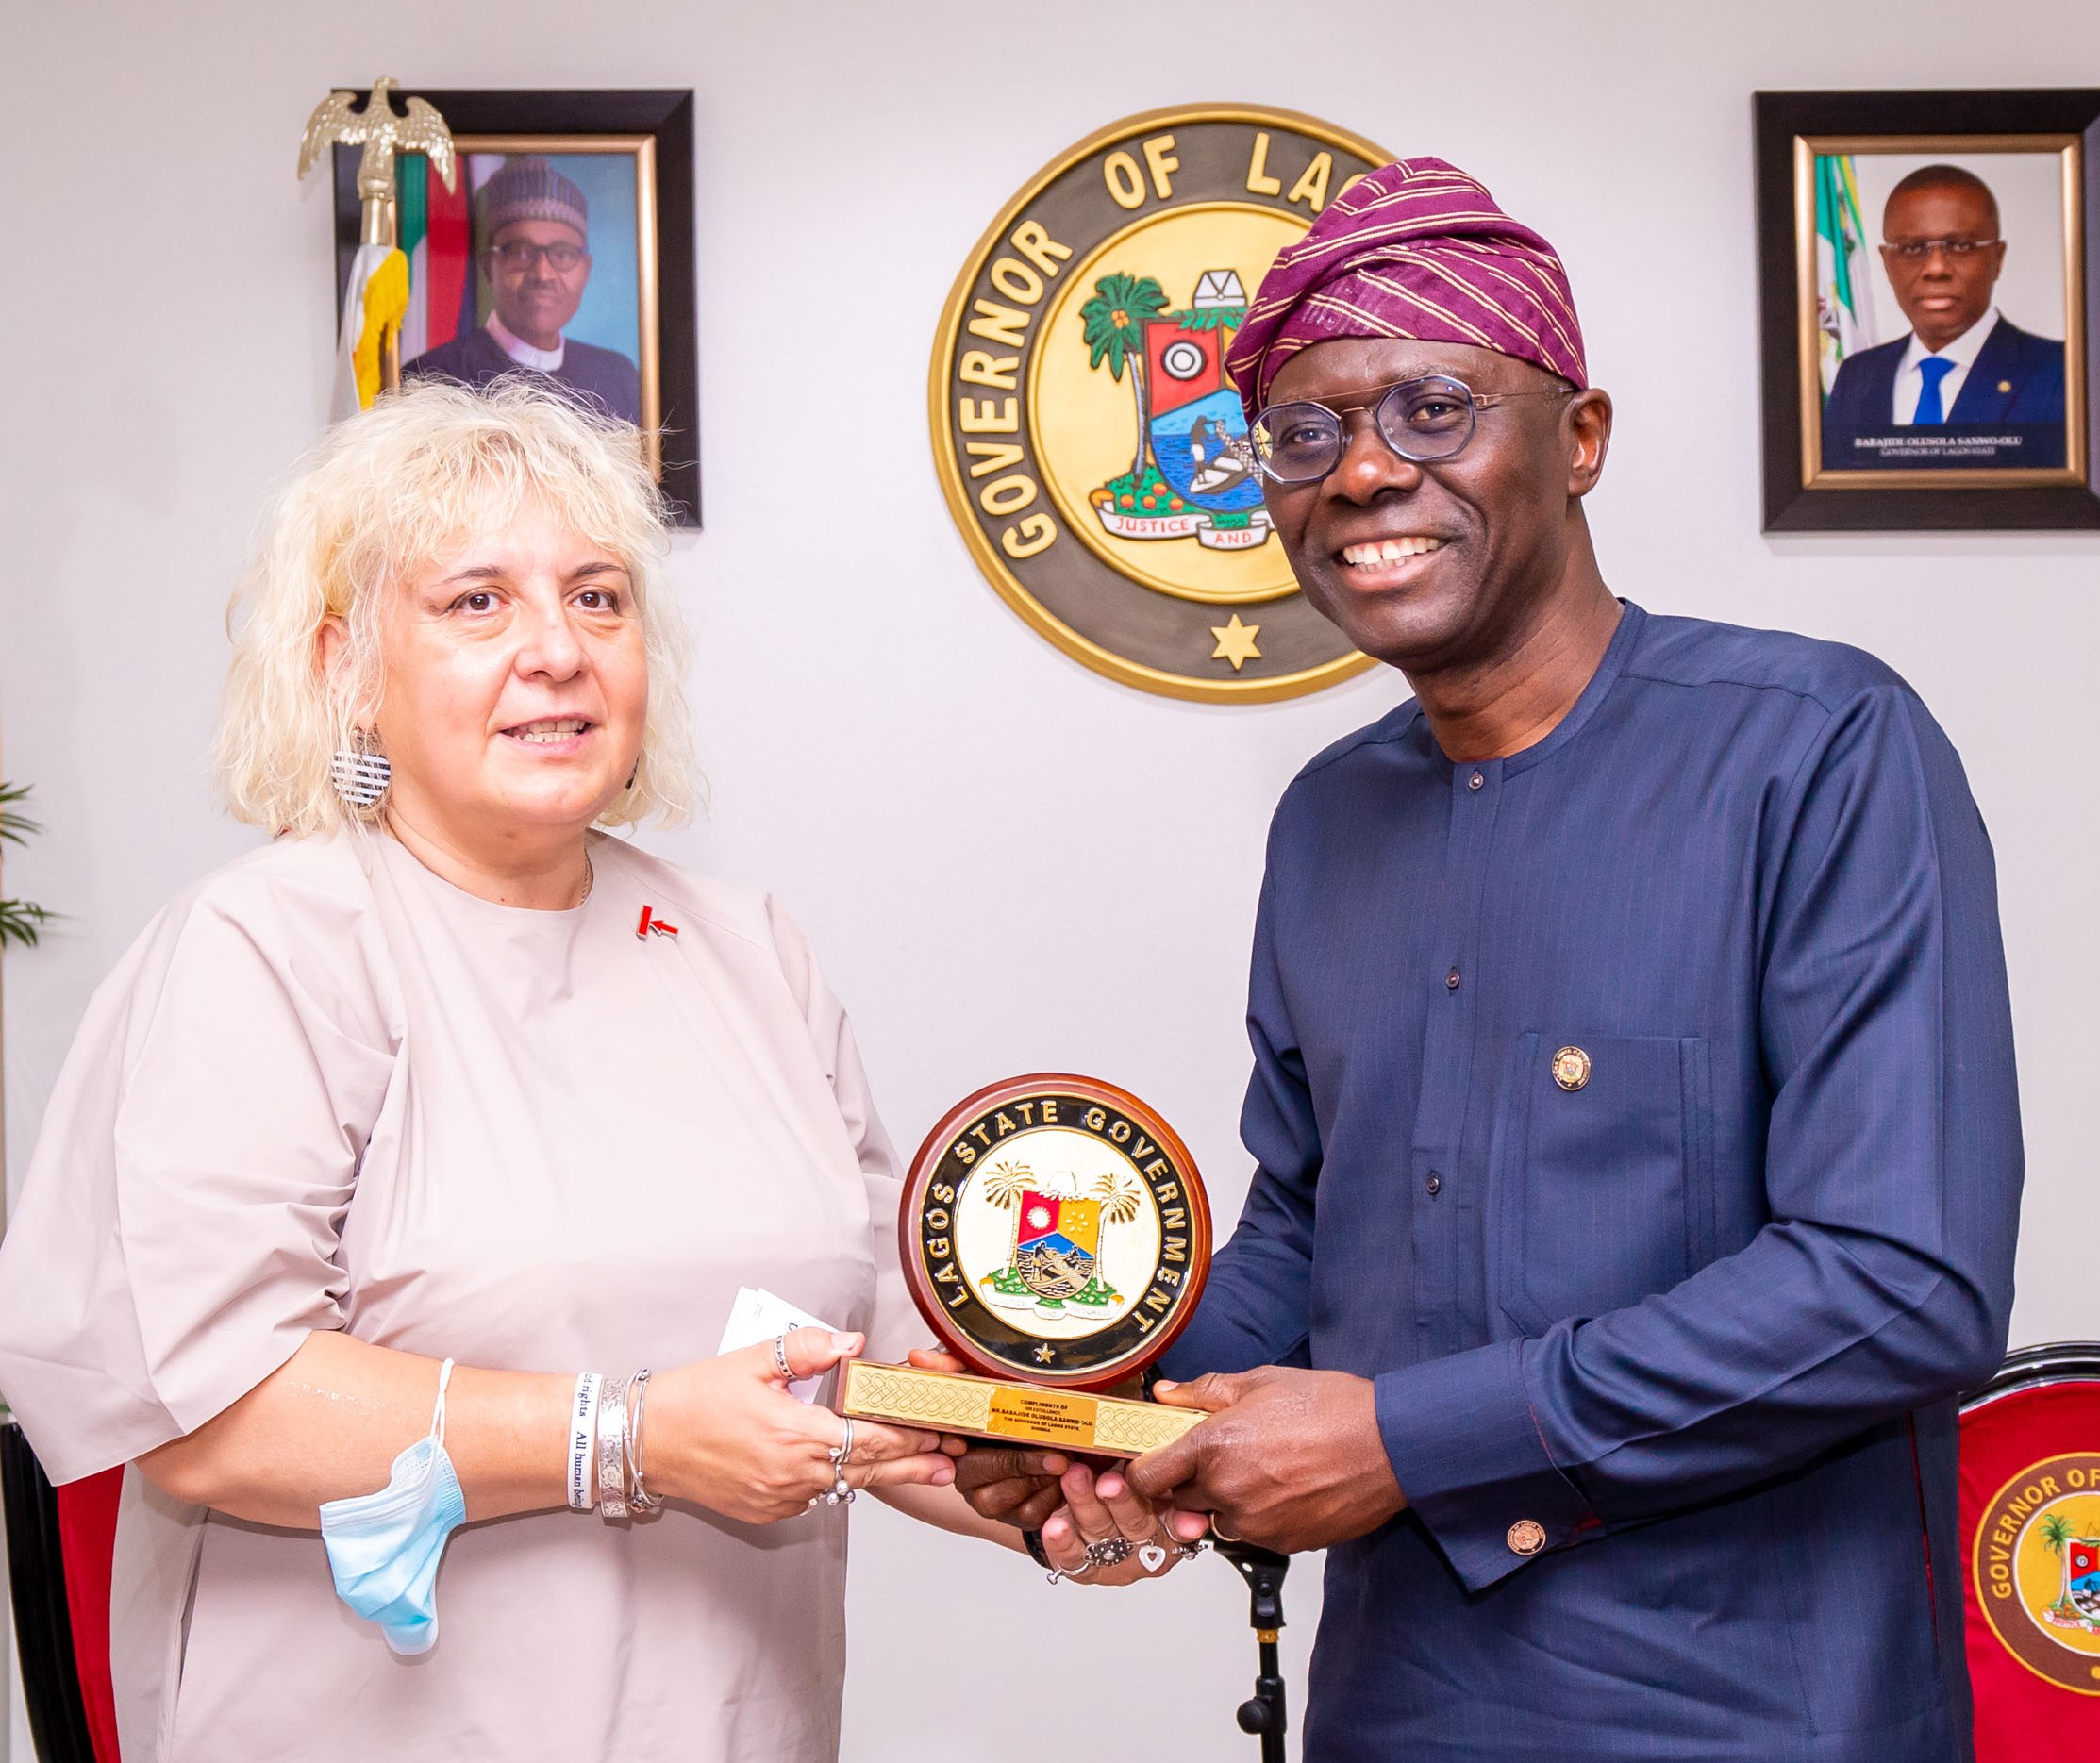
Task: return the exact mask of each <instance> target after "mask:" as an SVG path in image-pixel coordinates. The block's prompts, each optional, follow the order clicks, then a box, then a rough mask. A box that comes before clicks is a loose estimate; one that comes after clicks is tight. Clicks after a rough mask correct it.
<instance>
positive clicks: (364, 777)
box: [328, 729, 393, 809]
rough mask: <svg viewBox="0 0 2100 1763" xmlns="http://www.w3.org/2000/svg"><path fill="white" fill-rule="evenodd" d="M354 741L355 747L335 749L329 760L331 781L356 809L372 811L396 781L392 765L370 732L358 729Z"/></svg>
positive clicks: (345, 799)
mask: <svg viewBox="0 0 2100 1763" xmlns="http://www.w3.org/2000/svg"><path fill="white" fill-rule="evenodd" d="M352 740H353V741H354V742H355V743H356V744H355V745H352V746H348V747H338V748H337V749H336V750H335V756H334V757H332V758H331V759H329V761H328V778H329V781H330V782H332V783H333V784H334V785H335V787H336V794H337V795H339V796H341V797H342V799H343V801H345V802H347V803H348V804H349V805H350V806H351V807H353V808H358V809H363V808H369V807H371V806H372V805H373V804H374V803H375V802H376V801H378V800H379V798H380V797H381V796H383V795H385V794H386V793H387V786H388V785H389V784H390V783H392V781H393V765H392V761H391V760H389V759H388V757H387V756H386V755H385V754H383V753H381V752H380V751H379V749H378V747H377V746H376V745H375V744H374V740H373V736H372V735H371V733H370V732H369V731H367V730H365V729H359V730H358V732H357V733H356V734H355V735H354V736H353V737H352Z"/></svg>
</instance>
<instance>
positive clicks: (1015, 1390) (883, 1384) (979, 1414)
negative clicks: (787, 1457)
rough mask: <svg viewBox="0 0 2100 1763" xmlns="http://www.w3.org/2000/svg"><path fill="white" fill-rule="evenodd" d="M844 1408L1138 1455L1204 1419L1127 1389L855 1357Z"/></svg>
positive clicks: (864, 1415)
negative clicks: (1007, 1379)
mask: <svg viewBox="0 0 2100 1763" xmlns="http://www.w3.org/2000/svg"><path fill="white" fill-rule="evenodd" d="M841 1395H842V1402H841V1404H840V1410H841V1412H842V1413H844V1414H848V1415H851V1416H852V1417H853V1418H854V1419H855V1420H864V1421H890V1422H894V1423H895V1424H897V1425H900V1426H923V1427H925V1428H926V1429H927V1430H928V1431H929V1432H942V1433H961V1434H965V1435H967V1436H968V1437H970V1438H973V1439H1019V1440H1023V1441H1025V1442H1026V1443H1029V1444H1040V1445H1049V1446H1052V1447H1054V1448H1055V1447H1062V1448H1063V1449H1065V1450H1068V1451H1079V1452H1085V1453H1088V1454H1090V1455H1096V1456H1114V1457H1134V1456H1142V1455H1144V1453H1146V1452H1147V1451H1153V1450H1157V1449H1158V1447H1159V1446H1161V1445H1168V1444H1172V1443H1173V1442H1174V1441H1175V1439H1178V1438H1180V1437H1181V1435H1182V1434H1183V1433H1185V1432H1187V1431H1188V1430H1189V1429H1190V1428H1191V1427H1192V1426H1193V1425H1195V1424H1196V1422H1198V1421H1200V1420H1202V1419H1203V1418H1204V1415H1203V1410H1202V1409H1200V1408H1170V1407H1166V1406H1164V1405H1161V1404H1159V1403H1158V1402H1133V1401H1131V1400H1129V1399H1128V1398H1126V1397H1124V1396H1083V1395H1077V1394H1075V1393H1074V1392H1073V1391H1071V1390H1067V1389H1043V1388H1042V1386H1040V1385H1036V1384H1008V1383H1000V1382H998V1381H997V1380H996V1379H993V1378H990V1377H963V1376H956V1375H952V1374H950V1373H948V1372H922V1371H919V1370H917V1369H916V1368H915V1367H912V1366H909V1365H875V1364H871V1363H869V1362H868V1361H867V1360H865V1359H855V1360H853V1361H852V1362H851V1363H849V1364H848V1365H847V1367H846V1376H845V1385H844V1388H843V1389H842V1391H841Z"/></svg>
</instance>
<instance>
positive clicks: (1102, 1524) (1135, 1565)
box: [1042, 1463, 1202, 1586]
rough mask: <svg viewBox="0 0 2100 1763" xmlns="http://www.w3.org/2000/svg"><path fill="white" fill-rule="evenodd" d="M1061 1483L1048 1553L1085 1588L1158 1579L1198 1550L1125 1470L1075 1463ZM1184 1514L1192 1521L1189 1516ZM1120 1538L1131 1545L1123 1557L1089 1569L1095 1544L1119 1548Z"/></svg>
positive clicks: (1048, 1528) (1045, 1543)
mask: <svg viewBox="0 0 2100 1763" xmlns="http://www.w3.org/2000/svg"><path fill="white" fill-rule="evenodd" d="M1058 1486H1059V1488H1060V1489H1061V1490H1062V1491H1063V1494H1064V1500H1065V1504H1064V1505H1063V1506H1062V1507H1060V1508H1059V1509H1058V1511H1056V1512H1054V1513H1053V1514H1051V1516H1050V1517H1049V1518H1048V1519H1046V1520H1045V1521H1044V1522H1043V1524H1042V1552H1043V1554H1045V1555H1048V1556H1049V1557H1050V1564H1051V1565H1052V1566H1053V1567H1055V1568H1057V1569H1058V1571H1059V1572H1062V1573H1064V1574H1065V1575H1066V1576H1067V1577H1069V1578H1071V1579H1073V1580H1075V1581H1076V1582H1077V1583H1078V1584H1080V1585H1082V1586H1127V1585H1129V1584H1130V1583H1131V1582H1132V1581H1133V1580H1139V1579H1158V1578H1161V1577H1163V1576H1164V1575H1166V1574H1168V1573H1171V1572H1174V1570H1175V1567H1177V1566H1178V1565H1179V1564H1180V1563H1181V1562H1183V1561H1185V1560H1188V1559H1189V1558H1190V1557H1191V1556H1192V1555H1195V1554H1196V1553H1197V1551H1196V1549H1195V1547H1194V1545H1193V1543H1184V1542H1183V1541H1182V1539H1181V1538H1179V1537H1177V1536H1175V1534H1174V1532H1173V1531H1172V1530H1171V1529H1170V1528H1169V1527H1168V1522H1167V1516H1166V1515H1165V1514H1163V1513H1160V1512H1158V1511H1155V1510H1154V1508H1153V1506H1152V1505H1151V1503H1150V1502H1148V1501H1146V1500H1145V1499H1143V1498H1142V1496H1141V1495H1139V1494H1138V1493H1137V1491H1136V1490H1135V1489H1132V1488H1131V1486H1130V1483H1129V1482H1128V1480H1127V1479H1126V1478H1125V1476H1124V1474H1123V1472H1122V1471H1121V1470H1120V1469H1105V1470H1102V1471H1099V1472H1095V1471H1093V1470H1091V1469H1089V1468H1088V1467H1087V1466H1086V1465H1085V1464H1084V1463H1074V1464H1072V1465H1070V1466H1069V1467H1068V1468H1067V1469H1066V1470H1065V1472H1064V1473H1063V1474H1062V1475H1061V1476H1060V1477H1058ZM1180 1516H1181V1517H1182V1519H1183V1522H1184V1523H1186V1522H1187V1519H1188V1515H1187V1514H1181V1515H1180ZM1196 1534H1197V1535H1198V1536H1201V1535H1202V1532H1201V1531H1200V1530H1199V1531H1197V1533H1196ZM1119 1538H1120V1539H1121V1541H1122V1542H1123V1543H1126V1544H1128V1545H1129V1553H1128V1554H1127V1555H1125V1556H1124V1558H1123V1559H1122V1560H1120V1561H1098V1562H1097V1563H1096V1565H1094V1566H1093V1567H1092V1568H1088V1566H1087V1560H1088V1553H1087V1551H1088V1545H1089V1544H1092V1545H1094V1546H1095V1547H1096V1548H1097V1549H1098V1548H1100V1547H1102V1546H1103V1545H1106V1546H1107V1548H1108V1550H1109V1551H1111V1552H1114V1551H1116V1550H1117V1549H1118V1547H1119V1545H1118V1539H1119Z"/></svg>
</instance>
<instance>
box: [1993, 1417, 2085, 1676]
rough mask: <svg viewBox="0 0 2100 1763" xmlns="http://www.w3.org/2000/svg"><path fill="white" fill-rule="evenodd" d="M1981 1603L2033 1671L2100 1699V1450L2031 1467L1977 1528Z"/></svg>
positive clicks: (2015, 1479)
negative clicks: (2097, 1696)
mask: <svg viewBox="0 0 2100 1763" xmlns="http://www.w3.org/2000/svg"><path fill="white" fill-rule="evenodd" d="M1972 1572H1974V1573H1975V1584H1974V1590H1975V1602H1976V1604H1977V1605H1978V1606H1979V1607H1980V1608H1981V1610H1982V1611H1983V1615H1984V1620H1985V1621H1986V1622H1988V1623H1989V1624H1990V1626H1991V1630H1992V1633H1993V1634H1994V1635H1996V1636H1997V1638H1998V1639H1999V1640H2000V1641H2001V1642H2003V1643H2004V1645H2005V1647H2006V1648H2007V1650H2008V1651H2009V1652H2010V1653H2011V1654H2012V1655H2013V1656H2014V1657H2015V1658H2017V1659H2018V1660H2019V1661H2020V1662H2021V1663H2022V1664H2023V1665H2025V1666H2026V1667H2027V1668H2028V1669H2029V1670H2030V1671H2032V1672H2036V1673H2038V1674H2039V1675H2041V1676H2042V1677H2045V1678H2047V1679H2049V1681H2051V1682H2052V1683H2055V1684H2058V1685H2059V1686H2060V1687H2061V1688H2065V1689H2072V1690H2075V1691H2077V1692H2078V1693H2079V1694H2081V1695H2089V1696H2093V1695H2100V1453H2094V1452H2076V1453H2072V1454H2070V1455H2063V1456H2056V1457H2049V1458H2046V1459H2044V1460H2043V1461H2042V1462H2039V1463H2035V1464H2031V1465H2029V1466H2028V1467H2027V1468H2026V1469H2025V1470H2023V1471H2022V1472H2020V1473H2019V1474H2017V1475H2015V1476H2014V1477H2013V1478H2012V1479H2011V1480H2010V1481H2008V1483H2006V1485H2005V1486H2004V1487H2003V1488H2001V1489H1999V1490H1998V1492H1997V1494H1996V1496H1995V1497H1994V1498H1993V1499H1992V1502H1991V1504H1990V1505H1989V1506H1988V1507H1987V1508H1986V1509H1985V1511H1984V1514H1983V1518H1982V1522H1980V1523H1979V1524H1978V1525H1977V1527H1976V1540H1975V1560H1974V1562H1973V1563H1972Z"/></svg>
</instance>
